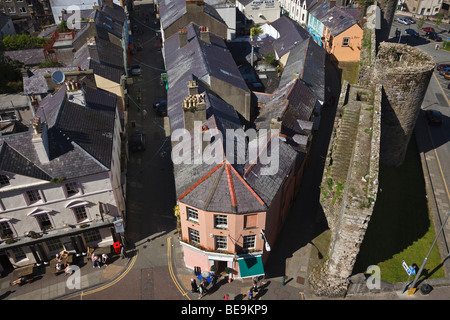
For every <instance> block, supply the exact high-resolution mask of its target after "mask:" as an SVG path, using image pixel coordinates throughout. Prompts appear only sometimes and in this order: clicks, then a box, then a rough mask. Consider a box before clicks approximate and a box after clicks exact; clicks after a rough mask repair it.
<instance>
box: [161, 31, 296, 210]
mask: <svg viewBox="0 0 450 320" xmlns="http://www.w3.org/2000/svg"><path fill="white" fill-rule="evenodd" d="M178 37H179V36H178V34H176V35H174V36H172V37H170V38H168V39H167V40H166V42H165V61H166V69H167V75H168V77H167V78H168V85H169V89H168V95H167V96H168V116H169V121H170V126H171V130H172V133H173V132H174V130H176V129H181V128H184V117H183V112H184V111H183V110H182V101H183V99H184V98H185V97H186V96H187V95H188V88H187V84H188V81H189V80H196V81H197V84H198V86H199V88H198V91H199V93H202V94H204V96H205V103H206V106H207V120H206V121H205V122H204V125H205V126H206V127H208V129H209V132H212V133H216V132H220V133H221V136H220V135H219V136H215V137H214V139H212V140H210V143H209V144H208V147H209V148H212V147H214V150H216V151H218V152H219V151H221V153H219V154H220V157H218V158H215V160H217V161H211V162H208V163H205V162H202V163H200V164H195V163H191V164H188V163H181V164H174V175H175V188H176V194H177V198H178V200H179V201H182V202H183V203H185V204H186V205H190V206H193V207H196V208H200V209H203V210H207V211H212V212H226V213H248V212H261V211H266V210H267V208H269V207H270V205H271V204H272V201H273V200H274V198H275V196H276V194H277V193H278V192H279V191H280V188H281V186H282V185H283V183H284V181H285V179H286V176H287V174H288V173H289V172H290V170H291V168H292V167H293V166H294V165H295V166H297V164H298V161H299V159H300V161H301V159H303V158H304V155H303V154H300V153H299V152H297V151H296V150H294V149H293V148H291V147H290V146H289V145H287V144H285V143H278V148H279V149H278V151H279V156H278V154H277V156H275V155H274V157H275V158H276V159H277V160H278V166H277V167H276V168H274V172H272V174H268V175H264V174H262V173H263V169H268V167H269V166H270V164H263V162H262V161H261V159H257V161H256V164H252V163H250V162H249V159H248V153H249V150H248V147H249V146H248V142H246V140H245V139H244V140H239V139H234V140H233V141H228V139H229V137H227V135H226V133H227V129H232V130H237V129H241V128H242V124H241V122H240V119H239V115H238V113H237V112H236V110H235V109H234V107H233V106H231V105H229V104H227V103H226V102H225V101H223V100H222V99H221V98H220V97H219V96H218V95H216V94H215V93H214V92H212V90H211V89H210V88H209V87H208V86H207V83H208V80H209V77H210V75H213V76H217V77H222V79H223V81H227V82H230V83H231V84H234V85H238V86H239V84H237V83H238V81H242V87H243V88H246V85H245V82H244V80H243V79H242V76H241V75H240V72H239V70H238V68H237V66H236V65H235V63H234V61H233V60H232V57H231V54H230V53H229V51H228V50H227V48H226V46H225V44H224V42H223V40H222V39H220V38H219V37H216V36H214V35H213V34H211V44H207V43H204V42H203V41H202V40H200V39H199V36H198V26H197V25H195V24H193V23H191V24H189V25H188V26H187V38H188V43H187V44H186V45H184V46H183V47H182V48H179V38H178ZM222 70H223V71H222ZM244 86H245V87H244ZM247 90H248V89H247ZM284 90H287V89H286V88H284ZM292 100H293V101H294V100H295V101H297V100H296V96H292ZM190 139H194V136H193V135H190ZM278 139H279V137H278V136H275V135H271V136H269V137H267V139H266V144H265V146H266V148H265V149H264V151H266V150H267V154H268V156H269V157H270V156H271V148H272V146H275V144H274V141H275V140H276V141H277V142H278V141H279V140H278ZM190 142H191V143H193V141H192V140H191V141H190ZM227 145H232V146H233V147H234V149H235V150H241V151H242V150H243V152H242V153H236V154H237V157H234V156H233V155H231V154H230V153H229V150H227ZM176 147H177V143H176V142H174V144H173V148H172V150H175V148H176ZM190 149H193V148H190ZM227 151H228V153H227ZM260 151H262V150H260ZM190 152H191V154H190V156H191V159H192V160H193V159H195V158H194V156H195V154H194V152H195V150H191V151H190ZM204 154H205V153H203V155H204ZM274 160H275V159H274ZM273 164H274V165H275V163H273Z"/></svg>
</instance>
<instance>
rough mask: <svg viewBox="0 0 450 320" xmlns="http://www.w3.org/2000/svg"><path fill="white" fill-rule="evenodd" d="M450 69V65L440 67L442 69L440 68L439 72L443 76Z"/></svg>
mask: <svg viewBox="0 0 450 320" xmlns="http://www.w3.org/2000/svg"><path fill="white" fill-rule="evenodd" d="M448 71H450V67H448V68H443V69H440V70H439V74H440V75H441V76H443V75H444V74H445V73H446V72H448Z"/></svg>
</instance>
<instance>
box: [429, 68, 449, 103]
mask: <svg viewBox="0 0 450 320" xmlns="http://www.w3.org/2000/svg"><path fill="white" fill-rule="evenodd" d="M433 76H434V78H435V79H436V81H437V83H438V85H439V88H441V91H442V93H443V94H444V98H445V100H446V101H447V105H449V106H450V102H449V101H448V98H447V94H446V93H445V91H444V89H442V86H441V83H440V82H439V80H438V78H437V77H436V73H435V72H433Z"/></svg>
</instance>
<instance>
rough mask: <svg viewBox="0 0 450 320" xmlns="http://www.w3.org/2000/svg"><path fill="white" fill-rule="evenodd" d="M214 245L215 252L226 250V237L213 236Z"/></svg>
mask: <svg viewBox="0 0 450 320" xmlns="http://www.w3.org/2000/svg"><path fill="white" fill-rule="evenodd" d="M214 245H215V248H216V250H228V238H227V236H214Z"/></svg>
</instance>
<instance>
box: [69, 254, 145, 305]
mask: <svg viewBox="0 0 450 320" xmlns="http://www.w3.org/2000/svg"><path fill="white" fill-rule="evenodd" d="M137 256H138V252H137V251H136V254H135V255H134V256H133V258H131V261H130V264H129V265H128V267H127V269H126V270H125V271H124V272H123V273H122V274H121V275H120V276H119V277H117V278H116V279H114V280H113V281H111V282H109V283H107V284H105V285H103V286H101V287H99V288H96V289H92V290H89V291H81V292H80V293H79V294H76V295H73V296H70V297H68V298H66V299H64V300H67V299H71V298H73V297H76V296H78V295H79V296H80V297H81V299H83V296H87V295H89V294H92V293H96V292H99V291H102V290H105V289H107V288H109V287H111V286H113V285H115V284H116V283H117V282H119V281H120V280H122V278H123V277H125V276H126V275H127V273H128V272H130V270H131V268H132V267H133V265H134V263H135V262H136V259H137Z"/></svg>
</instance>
